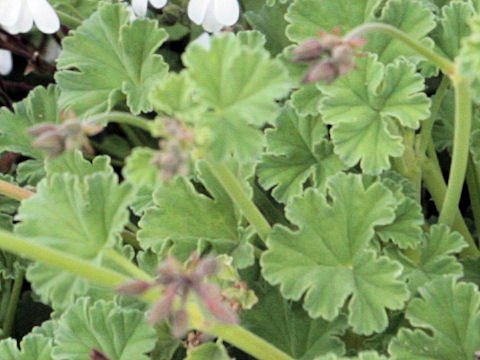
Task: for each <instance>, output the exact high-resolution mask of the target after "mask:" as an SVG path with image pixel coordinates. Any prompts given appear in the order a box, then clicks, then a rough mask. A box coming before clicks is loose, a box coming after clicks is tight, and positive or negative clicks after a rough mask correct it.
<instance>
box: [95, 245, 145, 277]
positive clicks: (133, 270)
mask: <svg viewBox="0 0 480 360" xmlns="http://www.w3.org/2000/svg"><path fill="white" fill-rule="evenodd" d="M104 254H105V257H106V258H107V259H109V260H111V261H113V262H114V263H115V264H117V265H118V266H120V267H121V268H122V269H123V270H125V271H126V272H127V273H129V274H130V275H131V276H133V277H134V278H136V279H141V280H146V281H153V278H152V277H151V276H150V275H148V274H147V273H146V272H145V271H143V270H141V269H140V268H139V267H138V266H136V265H135V264H134V263H132V262H131V261H130V260H128V259H127V258H125V257H124V256H123V255H121V254H119V253H118V252H117V251H116V250H114V249H106V250H105V253H104Z"/></svg>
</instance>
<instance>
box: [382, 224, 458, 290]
mask: <svg viewBox="0 0 480 360" xmlns="http://www.w3.org/2000/svg"><path fill="white" fill-rule="evenodd" d="M466 246H467V243H466V242H465V241H464V240H463V238H462V236H461V235H460V234H459V233H457V232H450V230H449V229H448V227H447V226H445V225H434V226H432V227H431V228H430V232H429V233H427V234H425V239H424V241H423V244H422V246H421V247H420V257H419V260H418V261H416V262H414V261H412V260H411V259H409V258H407V257H406V256H405V255H403V254H402V253H401V252H400V251H398V250H394V249H390V250H389V251H388V253H389V255H390V256H391V257H392V258H393V259H395V260H397V261H399V262H400V263H401V264H402V265H403V267H404V273H403V278H405V279H406V280H407V282H408V286H409V288H410V290H411V291H412V293H414V292H415V291H416V290H417V289H418V288H419V287H420V286H423V285H424V284H426V283H428V282H429V281H431V280H434V279H437V278H439V277H443V276H444V275H451V276H454V277H456V278H458V277H460V276H462V274H463V271H462V265H461V264H460V263H459V262H458V260H457V259H456V258H455V256H454V255H455V254H457V253H459V252H460V251H461V250H462V249H463V248H465V247H466Z"/></svg>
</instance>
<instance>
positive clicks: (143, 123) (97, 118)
mask: <svg viewBox="0 0 480 360" xmlns="http://www.w3.org/2000/svg"><path fill="white" fill-rule="evenodd" d="M88 121H92V122H95V123H99V124H104V123H109V122H115V123H117V124H126V125H132V126H135V127H137V128H139V129H142V130H145V131H146V132H148V133H149V132H150V131H151V126H150V122H149V121H148V120H147V119H145V118H142V117H140V116H135V115H132V114H128V113H124V112H120V111H113V112H109V113H103V114H97V115H94V116H91V117H90V118H88Z"/></svg>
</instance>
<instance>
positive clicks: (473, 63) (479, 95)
mask: <svg viewBox="0 0 480 360" xmlns="http://www.w3.org/2000/svg"><path fill="white" fill-rule="evenodd" d="M469 25H470V30H471V34H470V36H468V37H466V38H464V39H463V41H462V47H461V49H460V54H459V58H458V60H457V63H458V66H457V67H458V69H459V73H460V74H461V75H462V76H463V77H464V78H466V79H469V80H470V81H471V88H472V92H473V97H474V99H475V101H476V102H479V101H480V78H479V74H480V58H479V57H478V52H479V50H480V37H479V36H478V34H480V13H477V14H476V15H475V16H473V17H472V18H471V19H470V20H469Z"/></svg>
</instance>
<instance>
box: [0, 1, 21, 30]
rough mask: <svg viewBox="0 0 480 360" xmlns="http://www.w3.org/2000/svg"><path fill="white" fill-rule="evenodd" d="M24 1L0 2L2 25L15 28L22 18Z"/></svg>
mask: <svg viewBox="0 0 480 360" xmlns="http://www.w3.org/2000/svg"><path fill="white" fill-rule="evenodd" d="M23 3H24V0H15V1H12V0H0V25H3V26H7V27H8V26H13V25H15V23H16V22H17V20H18V18H19V17H20V14H21V10H22V7H23V6H22V5H24V4H23Z"/></svg>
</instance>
